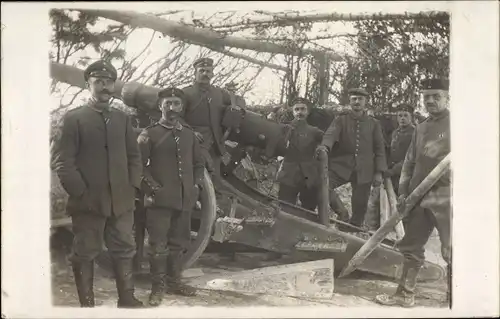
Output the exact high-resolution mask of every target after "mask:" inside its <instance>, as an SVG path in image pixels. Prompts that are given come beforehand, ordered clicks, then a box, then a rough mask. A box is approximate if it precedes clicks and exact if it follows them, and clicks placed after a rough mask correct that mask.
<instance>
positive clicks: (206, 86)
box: [194, 82, 211, 91]
mask: <svg viewBox="0 0 500 319" xmlns="http://www.w3.org/2000/svg"><path fill="white" fill-rule="evenodd" d="M194 85H195V86H196V87H197V88H198V89H199V90H201V91H208V90H209V89H210V87H211V84H210V83H209V84H205V83H199V82H195V83H194Z"/></svg>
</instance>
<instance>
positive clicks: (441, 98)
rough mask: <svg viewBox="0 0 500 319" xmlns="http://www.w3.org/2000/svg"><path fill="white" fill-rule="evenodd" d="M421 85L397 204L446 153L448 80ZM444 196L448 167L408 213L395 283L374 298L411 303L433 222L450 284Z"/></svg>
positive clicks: (448, 186) (448, 189)
mask: <svg viewBox="0 0 500 319" xmlns="http://www.w3.org/2000/svg"><path fill="white" fill-rule="evenodd" d="M421 89H422V91H421V92H422V95H423V101H424V104H425V108H426V109H427V112H428V113H429V117H428V118H427V119H426V120H425V121H424V122H422V123H420V124H418V125H417V127H416V128H415V131H414V133H413V137H412V140H411V143H410V146H409V148H408V152H407V153H406V158H405V160H404V163H403V168H402V171H401V178H400V181H399V198H398V204H399V206H400V207H401V206H402V205H404V200H405V198H406V197H407V196H408V195H409V194H410V193H411V192H412V191H413V190H414V189H415V188H416V187H417V186H418V185H419V184H420V183H421V182H422V181H423V180H424V179H425V177H426V176H427V175H428V174H429V173H430V172H431V171H432V170H433V169H434V168H435V167H436V165H438V164H439V163H440V162H441V160H442V159H443V158H444V157H445V156H446V155H448V154H449V152H450V114H449V110H448V107H449V102H448V101H449V96H448V80H443V79H430V80H424V81H422V83H421ZM450 200H451V172H448V173H446V174H445V175H443V176H442V177H441V178H440V179H439V180H438V181H437V183H436V184H435V185H434V186H433V187H432V188H431V189H430V191H429V192H428V193H427V194H426V195H425V196H424V198H422V200H421V201H420V203H419V204H418V206H416V207H415V208H414V209H413V210H412V211H411V212H410V214H409V215H408V220H407V223H406V228H405V236H404V237H403V239H402V240H401V242H400V243H399V244H398V246H399V250H400V251H401V252H402V254H403V256H404V262H403V271H402V274H401V278H400V281H399V285H398V288H397V289H396V292H395V294H394V295H386V294H382V295H378V296H377V297H376V301H377V302H378V303H381V304H383V305H389V306H393V305H397V306H405V307H411V306H413V305H414V303H415V286H416V283H417V276H418V273H419V271H420V269H421V267H422V265H423V263H424V261H425V255H424V253H425V249H424V246H425V244H426V243H427V241H428V240H429V237H430V235H431V233H432V231H433V230H434V227H436V228H437V230H438V233H439V238H440V240H441V254H442V256H443V259H444V260H445V261H446V263H447V264H448V281H449V282H448V284H450V279H451V278H450V274H451V214H452V208H451V202H450ZM449 293H450V290H448V294H449ZM448 297H449V296H448Z"/></svg>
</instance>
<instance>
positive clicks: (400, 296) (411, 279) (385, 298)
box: [375, 264, 420, 307]
mask: <svg viewBox="0 0 500 319" xmlns="http://www.w3.org/2000/svg"><path fill="white" fill-rule="evenodd" d="M419 271H420V267H415V266H409V265H406V264H405V265H404V266H403V272H402V274H401V278H400V280H399V285H398V288H397V289H396V292H395V293H394V294H393V295H387V294H381V295H377V296H376V297H375V301H376V302H378V303H379V304H382V305H384V306H399V307H413V306H414V305H415V287H416V285H417V277H418V272H419Z"/></svg>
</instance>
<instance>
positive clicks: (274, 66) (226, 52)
mask: <svg viewBox="0 0 500 319" xmlns="http://www.w3.org/2000/svg"><path fill="white" fill-rule="evenodd" d="M208 48H209V49H210V50H212V51H216V52H219V53H222V54H224V55H227V56H230V57H233V58H237V59H241V60H245V61H248V62H250V63H253V64H257V65H260V66H263V67H266V68H270V69H275V70H280V71H284V72H286V71H287V68H286V67H284V66H281V65H278V64H273V63H267V62H264V61H260V60H257V59H254V58H251V57H249V56H247V55H244V54H241V53H236V52H231V51H229V50H227V49H221V48H217V47H208Z"/></svg>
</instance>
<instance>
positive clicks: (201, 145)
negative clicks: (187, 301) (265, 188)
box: [53, 58, 451, 308]
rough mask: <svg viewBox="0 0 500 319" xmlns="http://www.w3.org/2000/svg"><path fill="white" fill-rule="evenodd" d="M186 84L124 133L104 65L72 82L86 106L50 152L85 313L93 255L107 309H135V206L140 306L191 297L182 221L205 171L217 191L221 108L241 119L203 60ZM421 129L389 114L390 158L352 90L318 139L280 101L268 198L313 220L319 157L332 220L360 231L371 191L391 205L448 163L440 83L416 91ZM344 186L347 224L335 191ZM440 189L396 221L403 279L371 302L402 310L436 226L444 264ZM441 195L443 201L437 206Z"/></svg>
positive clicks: (446, 227)
mask: <svg viewBox="0 0 500 319" xmlns="http://www.w3.org/2000/svg"><path fill="white" fill-rule="evenodd" d="M193 67H194V68H195V79H194V84H193V85H191V86H188V87H186V88H184V89H178V88H174V87H170V88H166V89H162V90H161V91H160V92H159V94H158V102H157V103H158V108H159V110H160V111H161V119H159V120H158V121H157V122H155V123H153V124H152V125H149V126H148V127H146V128H144V129H142V130H140V132H139V134H138V132H137V131H136V130H134V128H133V125H132V121H131V119H130V118H129V116H127V115H126V114H125V113H123V112H121V111H119V110H117V109H115V108H112V107H110V99H111V97H112V95H113V93H114V86H115V81H116V79H117V72H116V69H115V68H114V67H113V66H112V65H111V64H109V63H107V62H105V61H97V62H94V63H93V64H91V65H89V66H88V67H87V69H86V70H85V72H84V76H85V81H86V85H87V88H88V90H89V91H90V94H91V97H90V99H89V100H88V102H87V103H85V105H82V106H80V107H78V108H76V109H73V110H70V111H69V112H67V114H65V116H64V119H63V124H62V135H61V138H60V140H59V141H58V142H57V144H56V145H55V146H54V149H53V166H54V168H55V170H56V172H57V174H58V177H59V179H60V181H61V184H62V186H63V188H64V189H65V191H66V192H67V193H68V195H69V199H68V204H67V213H68V214H69V215H70V216H71V218H72V225H73V232H74V242H73V249H72V255H71V257H70V260H71V264H72V269H73V273H74V279H75V284H76V287H77V292H78V297H79V301H80V305H81V306H82V307H94V305H95V300H94V292H93V278H94V260H95V258H96V257H97V255H98V254H99V253H100V252H101V250H102V247H103V244H105V245H106V246H107V248H108V251H109V253H110V255H111V259H112V264H113V270H114V274H115V279H116V287H117V291H118V307H124V308H139V307H144V304H143V303H142V302H141V301H139V300H138V299H137V298H136V297H135V296H134V282H133V278H132V273H133V264H134V262H133V258H134V256H135V253H136V248H135V247H136V245H135V242H134V238H133V227H134V208H135V202H134V201H135V199H136V198H140V200H141V201H142V204H143V205H144V207H145V208H146V210H145V211H146V213H145V214H146V229H147V231H148V234H149V251H148V256H149V263H150V272H151V279H152V286H151V292H150V295H149V300H148V303H149V305H150V306H158V305H160V304H161V302H162V298H163V294H164V293H165V292H168V293H172V294H178V295H184V296H193V295H195V293H196V290H195V289H194V288H193V287H190V286H188V285H185V284H184V283H182V281H181V265H180V258H181V256H182V253H183V251H185V250H186V249H187V245H188V244H189V241H190V212H191V210H192V209H193V207H194V206H195V204H196V201H197V200H198V198H199V195H200V192H201V191H202V190H203V185H204V183H203V180H204V169H205V168H206V169H207V170H208V171H209V172H210V173H211V174H212V177H213V180H214V183H215V184H216V185H217V181H218V179H220V178H221V177H220V170H221V164H222V163H224V164H228V160H229V158H230V155H229V153H228V151H227V150H226V144H225V141H224V136H223V135H224V134H223V131H222V127H221V125H220V123H221V120H222V117H223V114H224V112H225V110H226V109H227V108H228V107H235V108H239V107H241V108H244V107H245V103H244V99H242V98H241V97H238V96H236V95H235V90H234V85H230V86H229V87H227V88H226V89H222V88H219V87H216V86H214V85H212V84H211V83H210V82H211V79H212V78H213V76H214V73H213V71H214V63H213V60H212V59H209V58H202V59H199V60H197V61H196V62H195V63H194V64H193ZM422 85H423V86H422V95H423V98H424V104H425V106H426V108H427V111H428V112H429V118H428V119H427V120H426V121H424V122H423V123H422V124H419V125H418V126H417V127H416V128H415V127H414V126H413V124H412V123H413V119H412V116H413V109H412V108H411V107H410V106H408V105H402V106H401V107H400V108H399V110H398V115H397V116H398V121H399V127H398V129H397V130H396V131H395V132H394V133H393V134H392V142H391V147H390V152H389V153H388V154H386V145H385V142H384V138H383V135H382V129H381V125H380V123H379V121H378V120H376V119H375V118H373V117H371V116H369V115H367V112H366V111H367V110H366V105H367V100H368V98H369V94H368V92H366V91H365V90H364V89H351V90H349V99H350V107H351V110H350V111H349V112H347V113H346V114H342V115H340V116H338V117H336V118H335V119H334V120H333V121H332V122H331V124H330V125H329V126H328V127H327V129H326V131H324V128H323V129H321V128H318V127H315V126H313V125H310V124H309V123H308V121H307V119H308V118H309V115H310V114H311V110H312V109H313V105H312V104H311V103H310V102H309V101H307V100H306V99H304V98H300V97H298V98H295V99H294V100H293V101H290V105H291V107H292V111H293V120H292V121H291V123H290V128H291V129H290V130H289V131H288V134H287V136H286V138H285V141H284V142H285V143H286V146H287V148H286V149H287V151H286V154H285V156H284V160H283V165H282V168H281V170H280V172H279V174H278V181H279V183H280V190H279V198H280V199H282V200H284V201H288V202H291V203H293V204H295V203H296V202H297V196H298V197H299V198H300V202H301V205H302V206H304V207H305V208H307V209H309V210H314V209H315V208H316V206H317V203H318V198H317V196H318V194H319V193H320V192H319V191H318V187H319V184H318V181H319V177H320V176H319V170H318V161H317V159H316V157H317V154H318V152H320V151H321V150H322V151H326V152H327V153H328V154H329V174H330V176H329V178H330V179H329V180H330V186H331V192H330V206H331V207H332V209H333V210H334V211H335V212H336V213H337V214H338V215H339V216H340V219H341V220H343V221H346V222H348V223H350V224H351V225H354V226H361V225H362V223H363V220H364V217H365V212H366V208H367V201H368V195H369V192H370V187H371V185H372V184H380V183H381V182H382V180H383V178H384V177H390V178H391V179H392V180H393V181H394V183H395V185H399V189H398V193H399V202H400V203H404V199H405V198H406V197H407V196H408V195H409V194H410V193H411V191H412V190H413V189H414V188H415V187H416V186H417V185H418V184H419V183H420V182H421V181H422V180H423V178H425V176H426V174H428V173H429V172H430V171H431V170H432V169H433V168H434V167H435V166H436V165H437V163H439V161H440V159H442V158H443V157H444V156H445V155H446V154H447V153H448V152H449V113H448V84H447V81H446V80H434V79H432V80H427V81H424V82H423V83H422ZM345 183H351V185H352V188H353V194H352V199H351V200H352V216H350V217H349V214H348V212H347V211H346V210H345V209H344V210H343V209H342V207H343V205H341V203H340V199H339V198H338V195H337V194H336V192H335V188H337V187H339V186H341V185H343V184H345ZM449 189H450V180H449V176H448V177H446V178H442V179H441V181H440V183H439V184H437V185H436V186H435V187H434V188H433V190H431V192H429V194H428V195H427V196H426V197H425V198H424V200H422V202H421V203H420V205H419V206H418V207H417V208H416V209H415V210H414V213H412V214H410V216H409V218H408V220H406V221H405V230H406V235H405V237H404V239H403V240H402V242H401V243H400V250H401V251H402V252H403V254H404V256H405V264H404V265H405V268H404V271H403V275H402V277H401V280H400V285H399V287H398V290H397V292H396V294H394V295H393V296H379V297H377V301H379V302H381V303H384V304H387V305H390V304H400V305H405V306H409V305H412V304H413V302H414V291H415V283H416V278H417V274H418V270H419V269H420V267H421V266H422V264H423V261H424V256H423V253H424V245H425V243H426V241H427V239H428V238H429V236H430V234H431V232H432V230H433V229H434V227H437V229H438V231H439V234H440V238H441V242H442V246H443V248H442V251H443V257H444V258H445V260H446V261H447V262H449V261H450V259H451V237H450V234H451V233H450V214H451V209H450V203H449V201H450V199H449ZM446 196H448V197H446Z"/></svg>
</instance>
